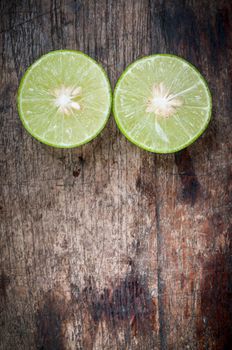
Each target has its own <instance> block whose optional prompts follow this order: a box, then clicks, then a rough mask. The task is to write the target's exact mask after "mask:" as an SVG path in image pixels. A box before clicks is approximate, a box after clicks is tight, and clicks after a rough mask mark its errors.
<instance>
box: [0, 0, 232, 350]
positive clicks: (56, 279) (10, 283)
mask: <svg viewBox="0 0 232 350" xmlns="http://www.w3.org/2000/svg"><path fill="white" fill-rule="evenodd" d="M0 11H1V14H2V20H1V23H0V63H1V69H0V81H1V84H0V96H1V98H0V112H1V118H0V123H1V143H0V147H1V152H0V166H1V202H0V216H1V239H0V349H1V350H15V349H17V350H21V349H25V350H29V349H39V350H74V349H75V350H81V349H87V350H88V349H133V350H134V349H135V350H136V349H138V350H141V349H142V350H143V349H144V350H146V349H148V350H150V349H157V350H158V349H162V350H165V349H176V350H180V349H181V350H182V349H193V350H195V349H199V350H203V349H209V350H222V349H230V348H231V344H232V302H231V298H232V262H231V253H232V240H231V237H232V236H231V234H232V232H231V231H232V222H231V205H232V203H231V200H232V195H231V194H232V164H231V148H232V147H231V146H232V142H231V132H232V123H231V101H232V93H231V42H232V34H231V33H232V28H231V20H230V16H231V15H230V14H231V11H232V6H231V5H230V3H229V1H223V0H221V1H220V0H219V1H205V0H203V1H198V0H188V1H187V0H186V1H184V0H183V1H182V0H181V1H177V0H174V1H171V0H167V1H163V0H156V1H152V0H143V1H139V0H127V1H123V0H114V1H113V0H112V1H110V0H97V1H93V0H73V1H72V0H70V1H69V0H67V1H62V0H60V1H59V0H57V1H56V0H51V1H48V0H40V1H37V0H23V1H16V0H8V1H7V0H3V1H1V3H0ZM60 48H69V49H78V50H83V51H84V52H85V53H87V54H89V55H90V56H91V57H93V58H95V59H97V60H98V61H99V62H101V63H102V65H103V67H104V68H105V69H106V71H107V73H108V75H109V77H110V80H111V82H112V87H113V86H114V85H115V82H116V80H117V79H118V78H119V76H120V74H121V73H122V71H123V69H124V68H125V67H126V66H127V65H128V64H129V63H130V62H132V61H133V60H134V59H136V58H138V57H141V56H144V55H148V54H151V53H158V52H161V53H173V54H177V55H180V56H183V57H184V58H186V59H187V60H189V61H190V62H192V63H193V64H195V65H196V67H198V69H199V70H200V71H201V72H202V74H203V75H204V76H205V78H206V79H207V81H208V83H209V86H210V89H211V91H212V94H213V119H212V122H211V124H210V126H209V128H208V130H207V131H206V132H205V134H204V135H203V136H202V137H201V138H200V140H198V141H197V142H196V143H194V144H193V145H192V146H191V147H189V148H188V149H187V150H184V151H182V152H180V153H178V154H176V155H154V154H151V153H148V152H145V151H142V150H140V149H139V148H137V147H135V146H134V145H132V144H131V143H129V142H128V141H127V140H126V139H125V138H124V137H123V136H122V135H121V134H120V132H119V131H118V130H117V128H116V125H115V122H114V120H113V118H112V117H111V119H110V122H109V123H108V125H107V127H106V128H105V130H104V131H103V132H102V134H101V135H100V136H99V137H98V138H97V139H95V140H94V141H93V142H91V143H90V144H87V145H85V146H83V147H81V148H78V149H73V150H59V149H53V148H49V147H47V146H45V145H42V144H40V143H39V142H37V141H35V140H34V139H32V138H31V137H30V136H29V135H28V134H27V133H26V131H25V130H24V129H23V128H22V125H21V123H20V121H19V118H18V115H17V108H16V93H17V88H18V84H19V81H20V79H21V77H22V75H23V73H24V72H25V69H26V68H27V67H28V66H29V65H30V64H31V63H33V61H34V60H35V59H37V58H38V57H39V56H40V55H41V54H43V53H46V52H48V51H50V50H55V49H60Z"/></svg>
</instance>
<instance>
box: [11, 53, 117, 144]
mask: <svg viewBox="0 0 232 350" xmlns="http://www.w3.org/2000/svg"><path fill="white" fill-rule="evenodd" d="M110 109H111V88H110V83H109V80H108V78H107V76H106V73H105V72H104V70H103V68H102V67H101V66H100V65H99V64H97V63H96V62H95V61H94V60H93V59H92V58H90V57H89V56H87V55H85V54H83V53H82V52H79V51H71V50H59V51H53V52H50V53H48V54H46V55H44V56H42V57H41V58H40V59H38V60H37V61H36V62H35V63H34V64H33V65H32V66H31V67H29V68H28V70H27V72H26V73H25V75H24V77H23V79H22V80H21V83H20V87H19V91H18V111H19V115H20V118H21V120H22V123H23V125H24V126H25V128H26V129H27V131H28V132H29V133H30V134H31V135H32V136H34V137H35V138H36V139H38V140H39V141H41V142H43V143H46V144H48V145H51V146H54V147H61V148H69V147H76V146H80V145H82V144H84V143H86V142H88V141H90V140H92V139H93V138H94V137H95V136H97V134H98V133H99V132H100V131H101V130H102V129H103V127H104V126H105V124H106V122H107V120H108V117H109V114H110Z"/></svg>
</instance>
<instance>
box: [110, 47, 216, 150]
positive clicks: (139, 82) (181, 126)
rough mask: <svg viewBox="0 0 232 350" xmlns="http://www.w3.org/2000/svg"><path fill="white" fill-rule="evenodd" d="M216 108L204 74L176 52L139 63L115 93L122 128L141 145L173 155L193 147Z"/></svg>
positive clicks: (114, 108)
mask: <svg viewBox="0 0 232 350" xmlns="http://www.w3.org/2000/svg"><path fill="white" fill-rule="evenodd" d="M211 109H212V106H211V95H210V92H209V89H208V87H207V84H206V82H205V80H204V78H203V77H202V76H201V74H200V73H199V72H198V71H197V69H196V68H195V67H193V66H192V65H191V64H190V63H188V62H187V61H185V60H184V59H182V58H180V57H177V56H174V55H161V54H158V55H152V56H148V57H144V58H142V59H139V60H137V61H135V62H134V63H132V64H131V65H130V66H129V67H128V68H127V69H126V70H125V72H124V73H123V74H122V76H121V77H120V79H119V81H118V82H117V85H116V88H115V92H114V104H113V111H114V117H115V120H116V123H117V125H118V127H119V129H120V130H121V131H122V133H123V134H124V135H125V136H126V137H127V138H128V139H129V140H130V141H131V142H133V143H134V144H136V145H137V146H139V147H141V148H143V149H145V150H148V151H151V152H156V153H172V152H176V151H178V150H181V149H183V148H185V147H187V146H188V145H190V144H191V143H192V142H193V141H195V140H196V139H197V138H198V137H199V136H200V135H201V134H202V132H203V131H204V130H205V128H206V127H207V125H208V123H209V120H210V117H211Z"/></svg>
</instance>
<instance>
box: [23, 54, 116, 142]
mask: <svg viewBox="0 0 232 350" xmlns="http://www.w3.org/2000/svg"><path fill="white" fill-rule="evenodd" d="M57 52H75V53H78V54H81V55H83V56H86V57H88V58H89V59H90V60H92V61H93V62H94V63H96V64H97V65H98V66H99V68H100V69H101V71H102V72H103V74H104V76H105V78H106V81H107V83H108V88H109V90H108V91H109V94H110V103H109V109H108V112H107V114H106V115H107V117H106V121H105V123H104V124H103V126H102V127H101V128H100V129H99V130H98V131H97V132H96V133H95V134H94V135H93V136H91V137H90V138H89V139H87V140H85V141H83V142H80V143H77V144H73V145H68V146H63V145H62V146H60V145H57V144H53V143H49V142H46V141H44V140H42V139H41V138H40V137H38V136H37V135H34V134H33V132H31V130H29V128H28V126H27V125H26V123H25V122H24V118H23V113H22V111H21V109H20V93H21V90H22V86H23V83H24V80H25V78H26V76H27V75H28V73H29V72H30V70H31V67H32V65H33V66H34V64H36V63H37V62H38V61H40V60H41V59H42V58H44V57H45V56H50V55H53V54H55V53H57ZM32 65H30V66H29V67H28V68H27V70H26V71H25V73H24V75H23V77H22V79H21V81H20V84H19V88H18V92H17V97H16V99H17V110H18V114H19V118H20V120H21V122H22V124H23V126H24V128H25V129H26V131H27V132H28V133H29V134H30V135H31V136H33V137H34V138H35V139H36V140H38V141H39V142H41V143H43V144H45V145H47V146H52V147H54V148H63V149H65V148H75V147H80V146H83V145H85V144H86V143H89V142H90V141H92V140H93V139H95V138H96V137H97V136H98V135H99V134H100V133H101V132H102V130H103V129H104V128H105V126H106V124H107V122H108V120H109V117H110V113H111V109H112V102H113V93H112V88H111V84H110V80H109V78H108V75H107V73H106V71H105V70H104V68H103V67H102V65H101V64H100V63H98V62H97V61H96V60H94V59H93V58H92V57H90V56H88V55H87V54H85V53H84V52H82V51H78V50H54V51H50V52H48V53H46V54H44V55H42V56H40V57H39V58H38V59H37V60H35V61H34V62H33V64H32Z"/></svg>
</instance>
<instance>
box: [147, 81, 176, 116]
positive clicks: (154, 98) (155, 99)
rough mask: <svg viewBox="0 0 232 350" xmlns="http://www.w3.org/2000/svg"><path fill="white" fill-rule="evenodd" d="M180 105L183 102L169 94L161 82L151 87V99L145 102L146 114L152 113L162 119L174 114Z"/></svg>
mask: <svg viewBox="0 0 232 350" xmlns="http://www.w3.org/2000/svg"><path fill="white" fill-rule="evenodd" d="M182 104H183V102H182V101H181V100H180V99H178V98H176V97H175V95H173V94H171V93H170V92H169V89H168V88H167V87H166V86H165V85H164V83H162V82H161V83H160V84H154V85H153V87H152V94H151V97H150V98H149V99H148V101H147V108H146V112H148V113H152V112H154V113H155V114H156V115H159V116H162V117H170V116H171V115H173V114H175V113H176V110H177V108H178V107H180V106H181V105H182Z"/></svg>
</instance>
